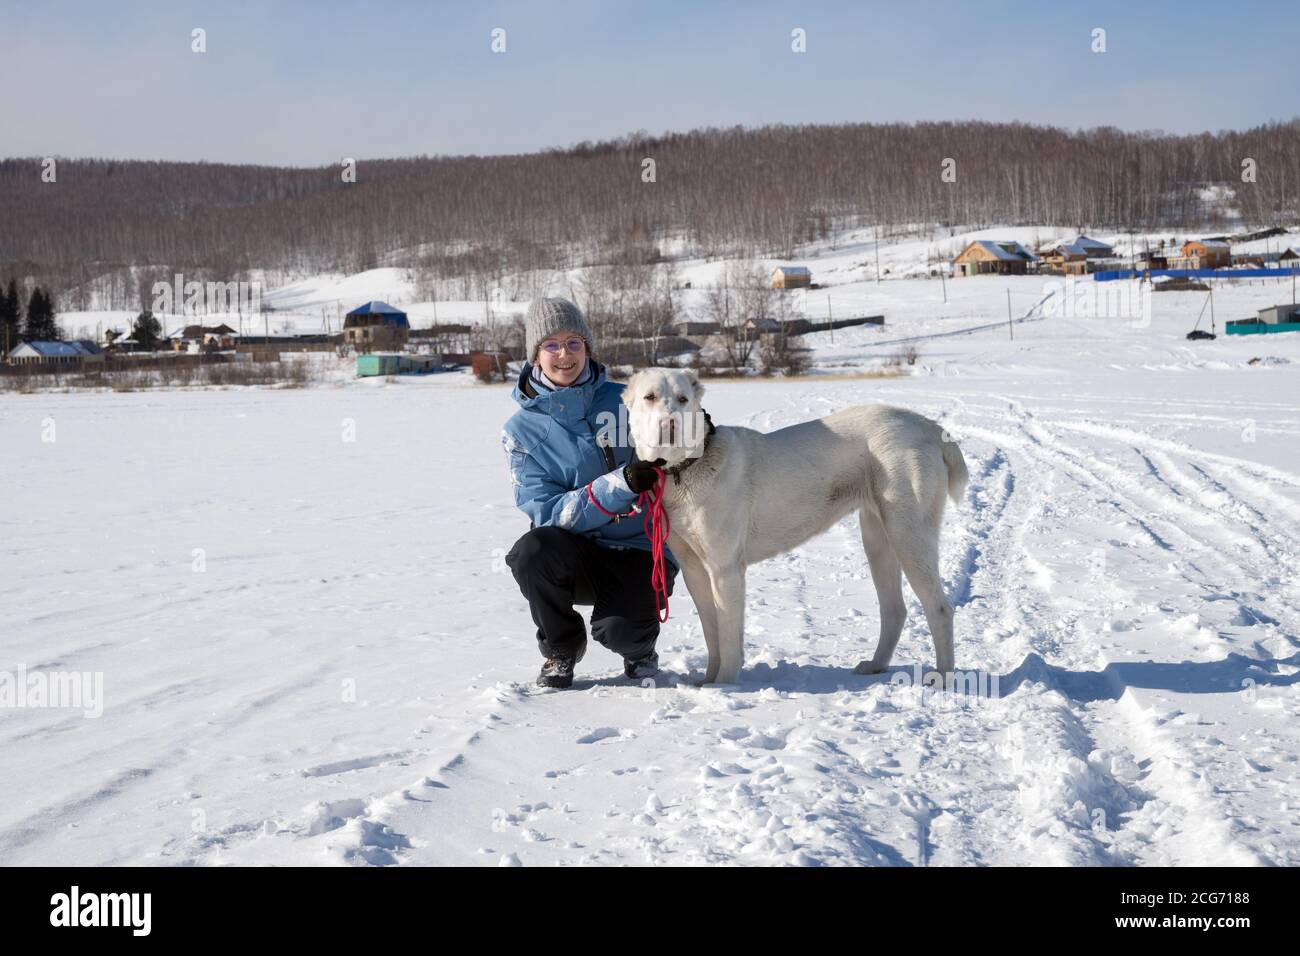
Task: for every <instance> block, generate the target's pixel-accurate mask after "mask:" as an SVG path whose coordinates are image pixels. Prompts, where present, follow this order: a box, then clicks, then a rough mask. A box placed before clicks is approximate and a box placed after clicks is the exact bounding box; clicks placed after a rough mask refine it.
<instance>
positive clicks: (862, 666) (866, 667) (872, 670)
mask: <svg viewBox="0 0 1300 956" xmlns="http://www.w3.org/2000/svg"><path fill="white" fill-rule="evenodd" d="M884 672H885V665H884V664H876V663H873V662H872V661H859V662H858V666H857V667H855V668H853V673H855V674H883V673H884Z"/></svg>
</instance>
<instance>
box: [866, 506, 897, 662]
mask: <svg viewBox="0 0 1300 956" xmlns="http://www.w3.org/2000/svg"><path fill="white" fill-rule="evenodd" d="M858 523H859V527H860V530H861V532H862V547H863V548H864V549H865V550H866V552H867V562H868V563H869V564H870V565H871V580H872V581H874V582H875V584H876V597H877V599H878V600H879V602H880V641H879V642H878V643H877V644H876V653H875V654H874V655H872V657H871V660H869V661H867V660H864V661H861V662H859V664H858V666H857V667H855V668H853V672H854V673H855V674H879V673H880V672H881V671H883V670H884V669H885V668H886V667H888V666H889V662H890V661H891V660H892V659H893V657H894V648H896V647H898V638H899V635H901V634H902V633H903V623H904V622H905V621H906V620H907V605H906V604H905V603H904V602H903V568H902V565H900V564H899V563H898V555H897V554H895V553H894V546H893V545H892V544H891V543H890V541H889V537H888V536H887V535H886V534H885V526H884V525H883V524H881V523H880V515H879V514H877V512H876V509H875V506H874V505H871V504H866V505H863V507H862V509H861V510H860V511H859V512H858Z"/></svg>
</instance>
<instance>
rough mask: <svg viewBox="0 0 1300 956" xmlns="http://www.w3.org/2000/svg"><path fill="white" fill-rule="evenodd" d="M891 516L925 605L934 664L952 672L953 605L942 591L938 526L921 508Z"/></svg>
mask: <svg viewBox="0 0 1300 956" xmlns="http://www.w3.org/2000/svg"><path fill="white" fill-rule="evenodd" d="M909 512H910V513H909ZM891 517H892V518H893V520H891V519H889V518H887V519H886V525H885V527H886V529H887V530H888V532H889V539H890V541H892V542H893V544H894V551H895V553H896V554H897V555H898V560H899V563H900V564H901V565H902V566H903V573H904V574H906V575H907V583H908V584H910V585H911V586H912V590H913V591H915V592H916V596H917V597H918V598H920V600H921V607H923V608H925V619H926V621H927V622H928V623H929V625H930V636H931V637H932V638H933V639H934V658H935V667H936V669H937V670H938V671H939V672H940V673H942V674H950V673H952V670H953V666H954V656H953V645H952V605H951V604H950V603H948V597H947V595H945V594H944V593H943V578H942V577H941V576H940V575H939V529H938V528H937V527H935V526H934V525H933V524H931V523H930V522H929V521H927V520H926V518H925V515H924V514H923V513H922V512H921V511H920V509H916V510H915V511H910V509H908V510H904V511H903V512H902V513H901V514H900V513H899V512H892V513H891Z"/></svg>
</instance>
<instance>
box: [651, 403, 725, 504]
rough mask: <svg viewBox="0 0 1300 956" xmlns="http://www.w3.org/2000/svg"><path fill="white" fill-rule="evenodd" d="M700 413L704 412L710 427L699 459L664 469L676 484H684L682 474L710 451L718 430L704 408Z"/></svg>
mask: <svg viewBox="0 0 1300 956" xmlns="http://www.w3.org/2000/svg"><path fill="white" fill-rule="evenodd" d="M700 411H702V412H704V421H705V423H706V424H707V425H708V426H709V430H708V431H707V432H705V433H704V447H703V448H701V449H700V454H699V457H697V458H687V459H686V460H685V461H684V462H682V463H681V464H680V465H673V467H671V468H666V469H664V471H665V472H667V473H668V474H670V475H672V476H673V483H674V484H678V485H680V484H681V483H682V472H684V471H685V470H686V469H687V468H689V467H691V465H693V464H695V462H697V461H699V460H700V458H703V457H704V453H705V452H706V451H708V450H709V436H710V435H712V434H713V433H714V432H715V431H717V429H716V428H714V427H713V419H712V418H710V417H709V413H708V412H707V411H705V410H704V409H703V408H701V409H700Z"/></svg>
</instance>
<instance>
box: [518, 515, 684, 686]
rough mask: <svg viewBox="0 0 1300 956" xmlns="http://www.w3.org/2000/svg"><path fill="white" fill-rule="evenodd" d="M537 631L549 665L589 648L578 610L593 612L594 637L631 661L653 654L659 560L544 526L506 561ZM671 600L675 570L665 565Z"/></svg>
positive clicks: (530, 534) (521, 541) (637, 550)
mask: <svg viewBox="0 0 1300 956" xmlns="http://www.w3.org/2000/svg"><path fill="white" fill-rule="evenodd" d="M506 564H508V565H509V566H510V570H511V572H513V573H514V576H515V581H517V582H518V583H519V590H520V591H522V592H523V595H524V597H526V598H527V599H528V603H529V606H530V609H531V610H532V614H533V621H534V622H535V623H536V624H537V646H538V648H539V649H540V650H541V652H542V655H543V656H544V657H575V656H577V654H578V651H579V649H581V648H583V647H585V645H586V642H587V634H586V628H585V627H584V626H583V623H582V615H581V614H579V613H578V612H577V611H575V610H574V609H573V606H574V605H575V604H589V605H594V609H593V610H592V612H591V636H592V637H593V638H595V639H596V641H597V642H598V643H600V644H603V645H604V646H605V647H608V648H609V649H610V650H611V651H614V652H616V653H618V654H622V655H623V657H625V658H626V659H627V660H630V661H633V660H638V659H640V658H642V657H645V655H647V654H649V653H650V652H651V651H653V650H654V646H655V641H656V640H657V639H658V638H659V614H658V611H657V610H656V608H655V594H654V588H653V587H652V586H651V584H650V572H651V569H652V568H653V566H654V559H653V558H652V557H651V555H650V552H649V551H643V550H641V549H640V548H610V547H606V546H603V545H600V544H597V543H596V541H595V540H594V539H592V538H590V537H587V536H586V535H581V534H575V533H574V532H572V531H566V530H565V529H563V528H556V527H554V526H551V525H546V526H543V527H541V528H534V529H532V530H531V531H529V532H528V533H527V534H525V535H524V536H523V537H521V538H520V539H519V540H518V541H516V542H515V545H514V547H513V548H511V549H510V553H509V554H507V555H506ZM664 567H665V570H666V571H667V573H668V593H669V594H671V593H672V591H673V582H674V580H675V579H676V574H677V572H676V570H675V569H674V568H673V566H672V563H671V562H668V561H665V562H664Z"/></svg>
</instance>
